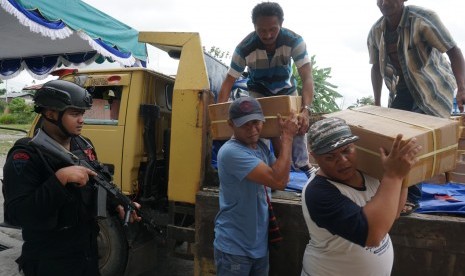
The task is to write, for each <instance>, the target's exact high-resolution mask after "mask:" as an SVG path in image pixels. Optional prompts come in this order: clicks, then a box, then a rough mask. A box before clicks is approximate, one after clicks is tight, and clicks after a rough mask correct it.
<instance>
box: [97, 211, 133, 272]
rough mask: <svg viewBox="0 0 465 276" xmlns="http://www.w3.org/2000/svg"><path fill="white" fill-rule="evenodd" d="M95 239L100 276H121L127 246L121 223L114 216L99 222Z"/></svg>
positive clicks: (126, 256) (125, 261) (125, 259)
mask: <svg viewBox="0 0 465 276" xmlns="http://www.w3.org/2000/svg"><path fill="white" fill-rule="evenodd" d="M98 224H99V226H100V233H99V235H98V237H97V243H98V254H99V269H100V274H101V275H102V276H116V275H123V274H124V270H125V269H126V264H127V259H128V244H127V242H126V238H125V234H124V231H123V227H122V225H121V223H120V222H119V221H118V218H116V217H115V216H112V217H108V218H106V219H103V220H99V221H98Z"/></svg>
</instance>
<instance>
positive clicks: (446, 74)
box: [367, 6, 457, 118]
mask: <svg viewBox="0 0 465 276" xmlns="http://www.w3.org/2000/svg"><path fill="white" fill-rule="evenodd" d="M385 31H386V21H385V19H384V17H381V18H380V19H379V20H378V21H377V22H376V23H375V24H374V25H373V27H372V28H371V30H370V33H369V35H368V39H367V44H368V51H369V54H370V63H371V64H375V63H377V62H379V64H380V71H381V75H382V76H383V78H384V83H385V84H386V87H387V88H388V89H389V91H390V97H391V100H392V97H394V95H395V92H396V85H397V82H398V79H399V77H398V75H399V74H401V73H402V74H403V76H404V79H405V82H406V84H407V87H408V89H409V91H410V93H411V94H412V97H413V99H414V101H415V104H416V105H417V106H418V107H419V108H420V109H421V110H422V111H423V112H425V113H426V114H428V115H433V116H439V117H444V118H447V117H449V116H450V112H451V110H452V101H453V97H454V92H455V90H456V88H457V83H456V80H455V77H454V74H453V72H452V68H451V65H450V63H449V61H448V60H447V59H446V57H445V55H443V53H445V52H447V51H448V50H450V49H452V48H454V47H455V46H456V43H455V41H454V40H453V38H452V36H451V35H450V33H449V31H448V30H447V29H446V27H445V26H444V25H443V24H442V22H441V20H440V19H439V17H438V16H437V15H436V13H434V12H433V11H430V10H426V9H424V8H421V7H417V6H406V7H405V8H404V11H403V14H402V18H401V20H400V23H399V26H398V28H397V32H398V34H399V41H398V43H397V54H398V56H399V62H400V66H401V68H402V72H397V70H396V69H395V67H394V66H393V64H392V62H391V61H390V60H389V57H388V56H387V54H386V45H385ZM390 102H391V101H390Z"/></svg>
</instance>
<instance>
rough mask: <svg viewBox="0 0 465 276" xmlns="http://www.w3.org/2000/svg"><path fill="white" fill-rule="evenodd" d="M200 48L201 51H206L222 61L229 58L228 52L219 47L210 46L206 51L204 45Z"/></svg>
mask: <svg viewBox="0 0 465 276" xmlns="http://www.w3.org/2000/svg"><path fill="white" fill-rule="evenodd" d="M202 48H203V51H204V52H205V53H208V54H209V55H211V56H212V57H214V58H216V59H219V60H221V61H222V62H224V61H225V60H226V59H228V58H229V52H225V51H223V50H221V49H220V48H219V47H216V46H211V47H210V50H208V51H207V50H205V46H202Z"/></svg>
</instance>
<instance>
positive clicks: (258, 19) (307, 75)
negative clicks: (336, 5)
mask: <svg viewBox="0 0 465 276" xmlns="http://www.w3.org/2000/svg"><path fill="white" fill-rule="evenodd" d="M283 21H284V12H283V10H282V8H281V6H280V5H279V4H278V3H273V2H263V3H260V4H258V5H256V6H255V7H254V8H253V10H252V23H253V24H254V28H255V31H254V32H252V33H250V34H249V35H247V36H246V37H245V38H244V39H243V40H242V41H241V42H240V43H239V45H237V47H236V50H235V51H234V54H233V56H232V61H231V67H230V69H229V72H228V74H227V76H226V79H225V80H224V82H223V84H222V86H221V89H220V92H219V95H218V103H222V102H226V101H227V100H228V99H229V95H230V93H231V88H232V87H233V84H234V82H235V81H236V79H237V78H239V77H240V76H241V74H242V72H244V70H245V68H246V67H247V68H248V74H249V80H248V82H247V88H248V91H249V95H250V96H252V97H255V98H260V97H269V96H277V95H292V96H297V88H296V81H295V79H294V78H293V76H292V60H293V61H294V63H295V64H296V66H297V69H298V71H299V75H300V78H301V80H302V91H301V95H302V108H301V110H300V113H299V115H298V117H297V118H298V120H299V125H300V128H299V135H297V136H296V137H295V138H294V144H293V150H292V160H293V166H294V168H296V169H298V170H300V171H302V172H304V173H305V174H306V175H307V177H309V178H310V177H311V176H312V174H314V172H315V168H313V166H312V165H311V164H310V162H309V159H308V154H307V141H306V140H307V138H306V133H307V130H308V126H309V121H310V106H311V104H312V101H313V90H314V89H313V77H312V66H311V64H310V59H309V57H308V54H307V49H306V45H305V42H304V40H303V39H302V37H301V36H300V35H298V34H296V33H294V32H293V31H291V30H289V29H286V28H282V24H283ZM271 141H272V144H273V148H274V150H275V152H276V153H278V154H279V151H280V149H279V137H278V138H275V139H272V140H271Z"/></svg>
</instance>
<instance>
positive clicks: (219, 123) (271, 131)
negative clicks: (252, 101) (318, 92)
mask: <svg viewBox="0 0 465 276" xmlns="http://www.w3.org/2000/svg"><path fill="white" fill-rule="evenodd" d="M257 100H258V102H259V103H260V105H261V106H262V110H263V114H264V115H265V123H264V124H263V129H262V132H261V135H260V136H261V137H263V138H270V137H279V136H280V134H281V131H280V129H279V124H278V114H281V116H284V117H286V116H289V114H290V113H291V110H293V111H294V112H295V113H298V112H299V111H300V105H301V101H302V100H301V97H300V96H273V97H263V98H258V99H257ZM230 105H231V102H226V103H219V104H211V105H209V106H208V113H209V115H210V130H211V134H212V138H213V139H215V140H227V139H229V138H231V136H232V134H233V131H232V129H231V127H230V126H229V125H228V117H229V106H230Z"/></svg>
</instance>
